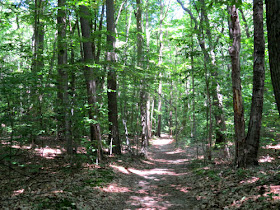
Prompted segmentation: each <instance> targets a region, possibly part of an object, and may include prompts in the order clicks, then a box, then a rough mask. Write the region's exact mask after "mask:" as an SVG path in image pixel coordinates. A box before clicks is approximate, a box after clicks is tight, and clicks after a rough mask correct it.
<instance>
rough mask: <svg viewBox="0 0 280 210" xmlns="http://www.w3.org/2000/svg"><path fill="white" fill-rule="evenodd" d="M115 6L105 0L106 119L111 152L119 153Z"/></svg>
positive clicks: (111, 0) (110, 1)
mask: <svg viewBox="0 0 280 210" xmlns="http://www.w3.org/2000/svg"><path fill="white" fill-rule="evenodd" d="M114 13H115V8H114V1H113V0H106V18H107V32H108V35H107V47H108V52H107V61H108V75H107V87H108V91H107V95H108V119H109V132H110V133H109V141H110V142H112V145H113V146H114V147H113V153H115V154H121V143H120V138H119V125H118V103H117V74H116V71H115V69H114V67H113V65H114V63H115V62H116V54H115V42H116V38H115V35H114V34H115V18H114Z"/></svg>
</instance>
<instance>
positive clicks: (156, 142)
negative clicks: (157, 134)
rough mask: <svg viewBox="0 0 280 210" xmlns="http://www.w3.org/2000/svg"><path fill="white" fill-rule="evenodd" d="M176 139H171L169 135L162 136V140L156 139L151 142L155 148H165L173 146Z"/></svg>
mask: <svg viewBox="0 0 280 210" xmlns="http://www.w3.org/2000/svg"><path fill="white" fill-rule="evenodd" d="M173 142H174V139H172V138H170V137H169V136H168V135H162V138H156V139H153V140H152V141H151V144H152V145H154V146H163V145H168V144H172V143H173Z"/></svg>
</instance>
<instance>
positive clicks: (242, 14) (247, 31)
mask: <svg viewBox="0 0 280 210" xmlns="http://www.w3.org/2000/svg"><path fill="white" fill-rule="evenodd" d="M239 11H240V13H241V16H242V20H243V22H244V25H245V32H246V36H247V38H250V33H249V27H248V23H247V20H246V17H245V15H244V13H243V10H242V9H240V10H239Z"/></svg>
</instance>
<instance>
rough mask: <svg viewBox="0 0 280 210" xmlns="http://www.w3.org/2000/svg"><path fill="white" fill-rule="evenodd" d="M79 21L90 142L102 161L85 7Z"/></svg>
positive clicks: (87, 18)
mask: <svg viewBox="0 0 280 210" xmlns="http://www.w3.org/2000/svg"><path fill="white" fill-rule="evenodd" d="M80 16H81V17H80V21H81V28H82V36H83V57H84V63H85V67H84V76H85V81H86V86H87V95H88V105H89V119H90V121H91V122H90V132H91V135H90V137H91V141H93V142H96V147H97V154H98V159H99V160H101V159H102V144H101V131H100V124H99V122H98V120H99V119H98V118H97V117H98V116H99V114H98V107H97V93H96V92H97V90H96V88H97V87H96V85H97V76H96V74H95V72H94V70H98V69H94V68H93V67H92V65H93V64H94V55H93V49H92V44H93V43H92V42H91V37H92V36H91V27H90V23H91V14H90V11H89V9H88V7H87V6H83V5H81V6H80Z"/></svg>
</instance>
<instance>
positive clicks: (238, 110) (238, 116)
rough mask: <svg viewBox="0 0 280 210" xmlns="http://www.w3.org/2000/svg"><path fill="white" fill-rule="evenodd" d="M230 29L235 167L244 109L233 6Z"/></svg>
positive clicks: (241, 142)
mask: <svg viewBox="0 0 280 210" xmlns="http://www.w3.org/2000/svg"><path fill="white" fill-rule="evenodd" d="M229 14H230V16H231V24H232V28H230V31H231V36H232V46H231V47H230V48H229V54H230V56H231V64H232V75H231V76H232V91H233V109H234V131H235V150H236V151H235V162H236V164H237V166H239V165H242V157H243V155H244V152H245V122H244V108H243V101H242V92H241V79H240V47H241V31H240V23H239V16H238V10H237V8H236V6H235V5H233V6H232V7H230V8H229Z"/></svg>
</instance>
